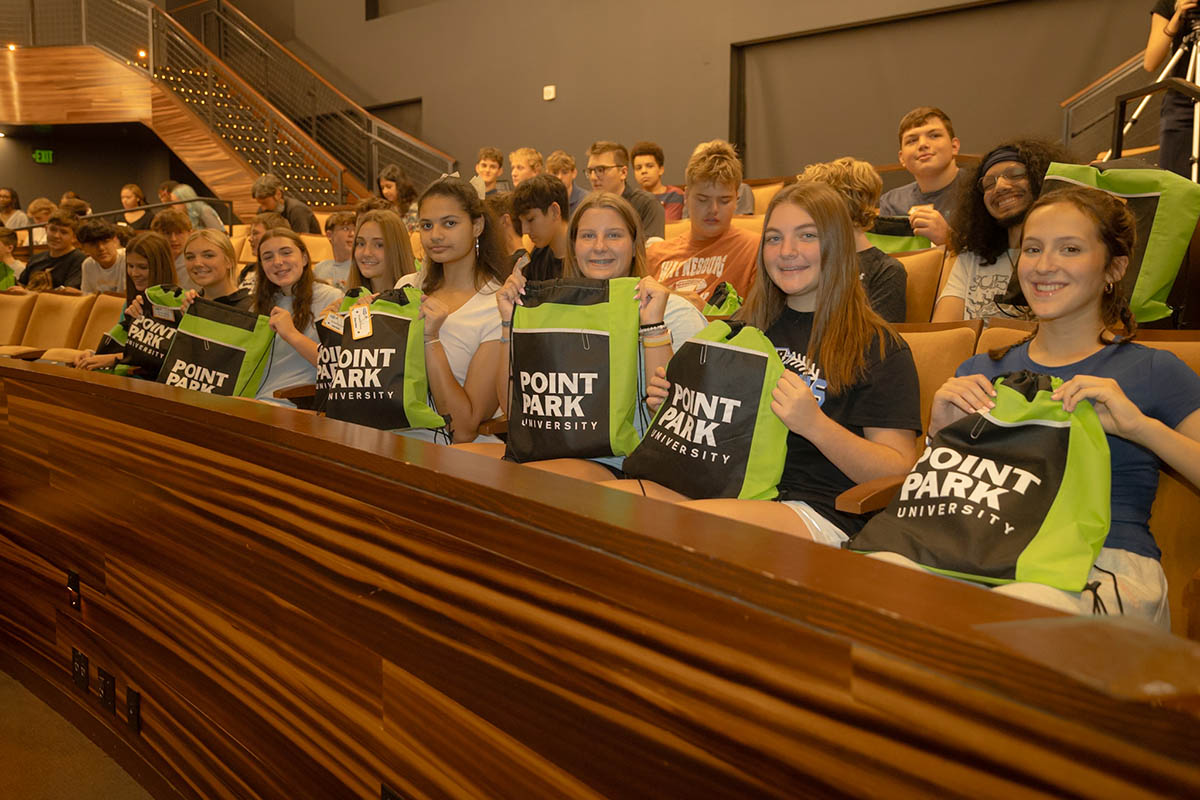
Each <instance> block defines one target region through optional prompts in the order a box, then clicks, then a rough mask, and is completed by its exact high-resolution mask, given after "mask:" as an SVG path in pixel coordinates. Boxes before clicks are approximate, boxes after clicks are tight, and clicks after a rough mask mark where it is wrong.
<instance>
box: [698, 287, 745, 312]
mask: <svg viewBox="0 0 1200 800" xmlns="http://www.w3.org/2000/svg"><path fill="white" fill-rule="evenodd" d="M741 307H742V298H741V297H739V296H738V293H737V289H735V288H733V284H732V283H730V282H729V281H723V282H722V283H720V284H718V285H717V288H715V289H713V291H712V294H710V295H709V296H708V302H707V303H705V304H704V308H703V309H701V311H700V313H701V314H703V315H704V316H706V317H708V318H709V319H710V320H711V319H714V318H717V317H719V318H721V319H726V318H728V317H732V316H733V315H734V314H736V313H737V311H738V309H739V308H741Z"/></svg>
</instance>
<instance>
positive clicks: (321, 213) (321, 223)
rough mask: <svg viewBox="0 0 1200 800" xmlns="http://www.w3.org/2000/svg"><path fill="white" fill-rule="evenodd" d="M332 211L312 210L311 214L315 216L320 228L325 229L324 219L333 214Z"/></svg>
mask: <svg viewBox="0 0 1200 800" xmlns="http://www.w3.org/2000/svg"><path fill="white" fill-rule="evenodd" d="M333 213H334V212H332V211H313V216H314V217H316V218H317V225H319V226H321V230H325V220H327V219H329V217H330V216H331V215H332V214H333Z"/></svg>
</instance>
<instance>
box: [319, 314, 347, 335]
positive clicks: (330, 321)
mask: <svg viewBox="0 0 1200 800" xmlns="http://www.w3.org/2000/svg"><path fill="white" fill-rule="evenodd" d="M321 324H322V325H324V326H325V327H326V328H328V329H329V330H331V331H334V332H335V333H341V332H342V331H344V330H346V315H345V314H339V313H337V312H336V311H334V312H333V313H331V314H326V315H325V318H324V319H322V320H321Z"/></svg>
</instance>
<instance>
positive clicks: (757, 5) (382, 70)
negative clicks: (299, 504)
mask: <svg viewBox="0 0 1200 800" xmlns="http://www.w3.org/2000/svg"><path fill="white" fill-rule="evenodd" d="M1063 1H1066V0H1042V2H1043V3H1044V4H1052V3H1056V2H1063ZM291 3H292V7H293V9H294V13H293V15H292V19H293V20H294V29H295V35H296V38H297V39H299V40H300V41H301V42H303V43H304V45H305V47H306V48H308V49H310V50H311V51H313V52H314V53H315V54H316V55H317V56H319V57H320V58H321V59H322V60H324V61H325V62H327V63H328V64H330V65H332V66H333V67H334V68H336V70H338V71H339V72H341V73H343V74H344V75H346V76H348V77H349V78H350V80H352V81H353V82H354V86H352V87H351V86H347V87H344V90H345V91H347V93H348V94H350V95H351V96H353V97H354V98H355V99H356V100H358V101H359V102H360V103H362V104H364V105H378V104H383V103H391V102H396V101H399V100H407V99H411V98H416V97H420V98H421V99H422V102H423V129H424V138H425V140H426V141H427V142H429V143H430V144H432V145H434V146H436V147H439V148H441V149H443V150H445V151H447V152H449V153H450V154H451V155H453V156H454V157H456V158H457V159H458V160H459V161H460V162H461V163H462V165H463V167H464V170H465V171H468V172H469V171H470V168H471V167H472V166H473V164H474V160H475V152H476V150H477V149H478V148H479V147H480V146H481V145H485V144H493V145H496V146H498V147H500V149H501V150H503V151H504V152H506V153H507V152H508V151H510V150H512V149H514V148H516V147H519V146H522V145H529V146H533V147H536V148H538V149H539V150H541V151H542V152H543V153H547V152H549V151H550V150H552V149H554V148H557V147H562V148H564V149H566V150H568V151H569V152H571V153H572V154H574V155H575V156H576V158H577V159H579V158H582V157H583V154H584V151H585V150H586V148H587V145H588V144H589V143H590V142H591V141H592V140H594V139H601V138H604V139H616V140H618V141H622V142H624V143H626V144H632V143H633V142H634V141H635V140H637V139H641V138H650V139H655V140H657V141H658V142H659V143H660V144H661V145H662V146H663V148H664V149H665V150H666V154H667V170H668V175H667V177H668V179H669V180H672V181H676V182H678V181H681V179H682V172H683V166H684V164H685V162H686V159H687V156H688V154H689V153H690V152H691V150H692V148H693V147H694V145H695V144H696V143H697V142H698V141H700V140H702V139H708V138H715V137H725V136H727V135H728V132H729V121H728V116H729V71H730V45H731V44H732V43H735V42H745V41H752V40H757V39H764V38H769V37H774V36H779V35H783V34H789V33H798V32H804V31H812V30H816V29H821V28H826V27H831V26H838V25H846V24H850V23H855V22H861V21H866V20H877V19H883V18H888V17H892V16H896V15H904V14H911V13H918V12H924V11H930V10H936V9H946V8H951V7H961V6H964V5H969V3H963V2H946V0H942V1H941V2H938V1H937V0H857V2H824V1H819V0H744V1H743V2H730V0H690V1H689V0H639V1H638V2H634V1H633V0H603V1H602V2H601V1H600V0H569V1H568V0H520V1H519V2H518V1H517V0H494V1H493V2H486V3H485V2H479V1H478V0H440V1H439V2H435V3H432V4H430V5H425V6H421V7H418V8H414V9H411V10H408V11H403V12H400V13H396V14H390V15H387V16H384V17H381V18H379V19H376V20H372V21H370V22H366V21H365V20H364V14H363V13H362V8H363V6H362V4H360V3H355V4H352V5H349V7H344V10H343V11H341V12H340V13H332V10H331V7H330V6H329V4H328V2H327V0H291ZM1096 3H1097V5H1103V6H1109V5H1112V4H1113V3H1122V4H1131V5H1135V6H1139V7H1140V6H1141V5H1145V6H1146V11H1144V12H1143V14H1142V19H1143V20H1144V21H1143V23H1142V24H1141V26H1137V25H1135V26H1133V28H1134V29H1133V30H1131V31H1129V37H1128V39H1129V45H1128V46H1127V47H1123V48H1120V49H1118V50H1116V51H1114V52H1111V53H1107V54H1104V56H1103V57H1101V58H1099V59H1098V60H1099V61H1101V62H1103V63H1105V64H1106V65H1107V66H1106V67H1105V69H1107V67H1108V66H1115V65H1116V64H1117V63H1119V62H1120V61H1122V60H1123V59H1125V58H1126V57H1128V56H1129V55H1130V54H1131V53H1132V52H1133V51H1134V50H1136V49H1137V48H1138V47H1140V46H1141V43H1144V40H1145V35H1146V33H1145V25H1146V24H1147V22H1148V19H1147V16H1146V14H1147V13H1148V9H1149V6H1150V2H1149V0H1144V2H1143V0H1096ZM285 4H286V3H285ZM284 16H286V12H284ZM977 36H978V53H979V59H978V61H977V62H976V63H975V64H973V65H971V66H972V67H973V68H974V69H977V70H978V72H979V74H980V76H981V79H982V80H993V81H1001V80H1003V76H1004V72H1003V70H1002V69H1001V65H1002V64H1003V63H1004V62H1005V60H1007V59H1018V60H1029V59H1034V60H1037V61H1039V62H1043V63H1045V64H1046V69H1048V70H1050V69H1054V68H1055V65H1056V64H1057V63H1058V59H1061V58H1065V57H1071V54H1070V53H1065V52H1063V51H1062V50H1061V49H1059V48H1051V49H1050V50H1049V51H1046V50H1042V51H1033V50H1032V48H1030V47H1029V46H1027V43H1026V42H1025V41H1024V40H1023V39H1021V38H1017V39H1016V40H1014V39H1013V38H1012V37H1010V36H1005V37H997V36H994V35H993V33H992V32H991V31H986V30H984V31H978V32H977ZM1139 40H1140V43H1139ZM962 69H963V66H962V65H945V66H944V67H939V65H938V63H937V54H936V53H935V54H920V55H914V57H913V58H912V63H910V64H906V65H898V66H896V71H897V74H903V73H907V74H909V75H911V82H910V85H909V94H908V95H907V96H905V97H903V98H897V104H898V106H903V107H905V108H907V107H910V106H913V105H917V104H920V103H922V102H923V101H924V100H925V99H926V98H927V97H928V96H929V95H930V94H931V89H935V88H936V87H937V86H938V84H939V82H940V81H942V80H946V79H948V78H950V77H953V78H955V79H961V75H962ZM1101 71H1103V70H1101ZM815 79H816V80H819V81H836V80H838V78H837V72H836V70H833V69H829V70H827V71H824V72H823V73H822V74H820V75H819V76H815ZM551 83H552V84H556V85H557V87H558V99H557V100H554V101H552V102H545V101H543V100H542V86H543V85H544V84H551ZM1014 88H1019V87H1014ZM1076 88H1078V87H1076ZM797 102H798V103H800V102H803V96H802V95H798V96H797ZM835 111H836V110H830V109H816V110H815V115H818V116H820V117H821V118H822V119H831V118H835V114H834V112H835ZM1004 113H1005V112H1004V107H1003V106H998V111H997V114H998V115H1003V114H1004ZM881 114H882V116H884V117H886V118H887V119H886V124H882V128H881V131H880V134H879V135H880V136H883V137H885V138H886V139H888V140H890V139H892V137H893V136H894V132H893V130H894V126H895V119H893V117H895V116H896V115H895V114H894V113H882V112H881ZM1056 132H1057V131H1056V130H1052V131H1049V133H1051V134H1055V133H1056ZM751 177H753V176H751ZM581 180H582V176H581Z"/></svg>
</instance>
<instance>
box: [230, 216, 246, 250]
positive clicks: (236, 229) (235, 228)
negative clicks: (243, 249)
mask: <svg viewBox="0 0 1200 800" xmlns="http://www.w3.org/2000/svg"><path fill="white" fill-rule="evenodd" d="M229 227H230V231H229V235H230V237H238V236H242V237H245V236H249V235H250V226H249V225H246V224H243V223H240V222H239V223H238V224H236V225H230V226H229ZM235 252H240V251H235Z"/></svg>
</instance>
